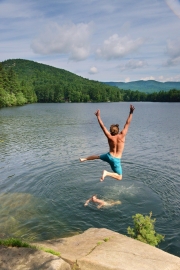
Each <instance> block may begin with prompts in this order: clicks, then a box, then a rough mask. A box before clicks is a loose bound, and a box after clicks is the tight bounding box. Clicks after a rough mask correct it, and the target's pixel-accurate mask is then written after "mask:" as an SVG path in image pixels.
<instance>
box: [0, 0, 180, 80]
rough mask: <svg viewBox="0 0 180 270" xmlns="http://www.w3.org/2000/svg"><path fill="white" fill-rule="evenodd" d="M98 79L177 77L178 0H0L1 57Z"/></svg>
mask: <svg viewBox="0 0 180 270" xmlns="http://www.w3.org/2000/svg"><path fill="white" fill-rule="evenodd" d="M8 59H26V60H32V61H35V62H38V63H43V64H46V65H50V66H53V67H57V68H61V69H65V70H68V71H70V72H72V73H75V74H77V75H79V76H81V77H83V78H88V79H90V80H96V81H101V82H112V81H113V82H130V81H137V80H156V81H160V82H166V81H174V82H175V81H180V0H151V1H149V0H136V1H135V0H27V1H24V0H0V61H1V62H2V61H5V60H8Z"/></svg>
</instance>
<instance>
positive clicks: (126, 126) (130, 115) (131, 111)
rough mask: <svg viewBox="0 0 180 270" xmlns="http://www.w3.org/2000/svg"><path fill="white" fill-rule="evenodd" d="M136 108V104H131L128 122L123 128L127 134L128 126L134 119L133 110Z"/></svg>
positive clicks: (123, 132) (124, 133) (123, 131)
mask: <svg viewBox="0 0 180 270" xmlns="http://www.w3.org/2000/svg"><path fill="white" fill-rule="evenodd" d="M134 110H135V108H134V106H133V105H130V112H129V115H128V118H127V120H126V123H125V125H124V129H123V130H122V134H123V135H124V136H125V135H126V134H127V132H128V128H129V125H130V123H131V120H132V115H133V111H134Z"/></svg>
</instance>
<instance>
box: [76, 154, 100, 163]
mask: <svg viewBox="0 0 180 270" xmlns="http://www.w3.org/2000/svg"><path fill="white" fill-rule="evenodd" d="M94 159H99V156H97V155H93V156H89V157H87V158H80V159H79V160H80V161H81V162H82V161H87V160H94Z"/></svg>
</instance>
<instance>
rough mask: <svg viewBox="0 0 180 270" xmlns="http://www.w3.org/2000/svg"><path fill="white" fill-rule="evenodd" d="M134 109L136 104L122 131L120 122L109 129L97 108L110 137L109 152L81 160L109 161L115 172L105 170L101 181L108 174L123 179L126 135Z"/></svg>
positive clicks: (103, 126)
mask: <svg viewBox="0 0 180 270" xmlns="http://www.w3.org/2000/svg"><path fill="white" fill-rule="evenodd" d="M134 109H135V108H134V106H132V105H130V112H129V115H128V118H127V120H126V123H125V125H124V128H123V130H122V131H120V132H119V125H118V124H116V125H111V126H110V131H108V130H107V128H106V127H105V125H104V124H103V121H102V120H101V117H100V110H97V112H95V115H96V116H97V120H98V122H99V125H100V127H101V129H102V130H103V132H104V134H105V136H106V137H107V139H108V144H109V152H108V153H107V154H102V155H100V156H97V155H93V156H89V157H87V158H80V161H81V162H83V161H87V160H94V159H101V160H103V161H106V162H108V163H109V165H110V166H111V169H112V170H113V172H108V171H106V170H104V171H103V173H102V176H101V179H100V181H103V180H104V178H105V177H106V176H110V177H112V178H115V179H116V180H122V167H121V157H122V153H123V150H124V144H125V137H126V134H127V132H128V128H129V125H130V123H131V120H132V115H133V111H134Z"/></svg>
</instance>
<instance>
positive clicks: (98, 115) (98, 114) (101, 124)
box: [95, 110, 110, 138]
mask: <svg viewBox="0 0 180 270" xmlns="http://www.w3.org/2000/svg"><path fill="white" fill-rule="evenodd" d="M95 115H96V116H97V120H98V123H99V125H100V127H101V129H102V130H103V132H104V134H105V135H106V137H107V138H108V137H109V136H110V132H109V131H108V130H107V128H106V127H105V125H104V123H103V121H102V120H101V116H100V110H97V111H96V112H95Z"/></svg>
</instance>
